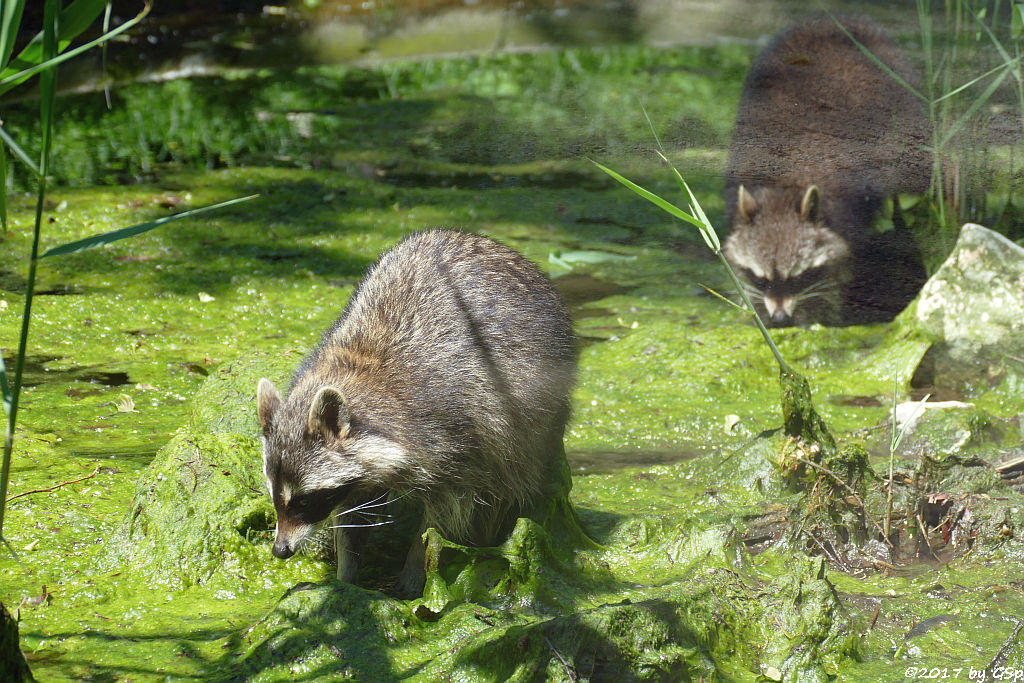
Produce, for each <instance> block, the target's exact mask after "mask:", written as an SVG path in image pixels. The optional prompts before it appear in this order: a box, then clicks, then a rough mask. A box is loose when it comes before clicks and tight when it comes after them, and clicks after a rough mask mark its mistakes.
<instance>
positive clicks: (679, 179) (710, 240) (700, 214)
mask: <svg viewBox="0 0 1024 683" xmlns="http://www.w3.org/2000/svg"><path fill="white" fill-rule="evenodd" d="M658 156H660V157H661V158H662V160H663V161H664V162H665V163H666V164H668V167H669V168H670V169H672V174H673V175H674V176H675V179H676V183H678V185H679V189H681V190H682V191H683V192H685V193H686V194H687V196H688V197H689V198H690V213H691V214H692V215H693V216H694V217H695V218H696V219H697V221H698V223H697V227H698V228H700V236H701V237H703V238H704V243H705V244H707V245H708V249H710V250H711V251H713V252H715V253H716V254H717V253H718V252H720V251H721V250H722V243H721V242H719V241H718V233H717V232H715V228H714V226H713V225H711V221H709V220H708V217H707V216H706V215H705V214H704V209H702V208H701V206H700V202H698V201H697V198H696V197H694V196H693V192H692V191H691V190H690V186H689V185H687V184H686V181H685V180H683V176H682V175H681V174H680V173H679V170H678V169H677V168H676V167H675V164H673V163H672V162H671V161H669V160H668V157H667V156H665V154H664V153H663V152H661V151H659V152H658Z"/></svg>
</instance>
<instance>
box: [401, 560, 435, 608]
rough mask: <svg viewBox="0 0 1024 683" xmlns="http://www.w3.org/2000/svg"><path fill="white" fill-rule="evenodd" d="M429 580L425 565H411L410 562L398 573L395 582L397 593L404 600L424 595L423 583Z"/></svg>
mask: <svg viewBox="0 0 1024 683" xmlns="http://www.w3.org/2000/svg"><path fill="white" fill-rule="evenodd" d="M426 582H427V574H426V572H425V571H424V570H423V566H422V565H420V566H418V567H416V566H413V567H410V566H409V565H408V564H406V566H405V567H404V568H403V569H402V573H401V574H399V575H398V581H396V582H395V595H396V596H397V597H399V598H401V599H402V600H413V599H415V598H418V597H421V596H422V595H423V585H424V584H425V583H426Z"/></svg>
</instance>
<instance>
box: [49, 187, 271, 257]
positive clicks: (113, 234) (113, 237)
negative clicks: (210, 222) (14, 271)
mask: <svg viewBox="0 0 1024 683" xmlns="http://www.w3.org/2000/svg"><path fill="white" fill-rule="evenodd" d="M256 197H259V195H258V194H254V195H249V196H248V197H238V198H236V199H229V200H228V201H226V202H220V203H219V204H210V205H209V206H201V207H199V208H198V209H190V210H189V211H182V212H181V213H176V214H174V215H173V216H164V217H163V218H158V219H156V220H155V221H149V222H148V223H140V224H138V225H133V226H130V227H127V228H120V229H118V230H111V231H110V232H104V233H101V234H99V235H93V236H92V237H86V238H85V239H81V240H76V241H75V242H68V243H67V244H62V245H60V246H58V247H54V248H53V249H48V250H46V251H45V252H44V253H43V255H42V256H40V257H39V258H41V259H44V258H48V257H50V256H61V255H63V254H73V253H75V252H77V251H85V250H86V249H92V248H93V247H99V246H102V245H104V244H110V243H111V242H116V241H118V240H123V239H124V238H126V237H132V236H134V235H141V234H142V233H144V232H149V231H150V230H153V229H154V228H159V227H160V226H161V225H164V224H165V223H170V222H172V221H177V220H181V219H182V218H189V217H191V216H196V215H198V214H201V213H207V212H209V211H214V210H216V209H222V208H224V207H227V206H231V205H232V204H239V203H241V202H246V201H249V200H250V199H255V198H256Z"/></svg>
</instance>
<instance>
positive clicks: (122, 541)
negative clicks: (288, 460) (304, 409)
mask: <svg viewBox="0 0 1024 683" xmlns="http://www.w3.org/2000/svg"><path fill="white" fill-rule="evenodd" d="M261 457H262V456H261V454H260V446H259V442H257V441H256V440H255V439H253V438H252V437H249V436H242V435H240V434H231V433H228V432H220V433H215V434H204V433H194V432H191V431H187V430H185V431H183V432H181V433H179V434H178V435H177V436H175V437H174V438H173V439H172V440H171V441H170V443H168V444H167V445H166V446H164V448H162V449H161V450H160V452H159V453H157V456H156V458H155V459H154V460H153V462H152V464H150V466H149V468H148V469H147V470H146V472H145V474H144V475H143V477H142V479H141V480H140V482H139V484H138V486H137V488H136V492H135V497H134V498H133V500H132V503H131V510H130V512H129V515H128V520H127V521H126V523H125V524H124V526H123V527H122V528H121V530H120V531H119V532H118V535H119V538H118V539H117V542H116V543H114V547H115V548H116V550H115V551H114V555H113V557H114V558H115V559H116V560H118V561H119V562H125V563H127V564H128V566H129V567H130V568H131V569H132V570H137V571H142V572H144V573H145V574H146V575H147V576H150V577H151V578H153V579H155V580H158V581H161V582H166V583H168V584H169V585H171V586H176V587H183V586H190V585H195V584H202V583H207V582H209V581H211V580H214V579H215V578H217V579H220V580H224V581H227V582H229V583H233V584H235V585H236V587H239V588H240V587H244V585H245V582H246V581H247V580H250V579H253V578H256V577H258V576H275V577H277V578H278V579H284V580H288V579H289V578H292V579H294V578H295V576H290V575H291V574H293V573H294V572H295V571H296V570H299V569H300V567H301V569H302V571H299V572H298V576H302V575H305V576H306V577H307V578H308V577H309V576H310V575H309V571H310V570H311V569H312V567H311V566H310V565H311V564H313V562H312V560H309V559H307V558H300V559H299V560H298V561H297V562H290V563H287V564H284V563H281V562H279V561H277V560H275V559H274V558H273V557H272V556H271V554H270V544H271V542H272V535H273V529H274V509H273V507H272V505H271V503H270V498H269V496H268V495H267V493H266V484H265V482H264V479H263V474H262V471H261V470H262V467H261ZM282 572H284V575H282ZM322 575H323V572H322V571H315V572H314V573H313V574H312V576H322Z"/></svg>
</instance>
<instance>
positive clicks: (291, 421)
mask: <svg viewBox="0 0 1024 683" xmlns="http://www.w3.org/2000/svg"><path fill="white" fill-rule="evenodd" d="M575 367H576V351H575V338H574V335H573V332H572V323H571V321H570V318H569V315H568V313H567V312H566V310H565V308H564V306H563V305H562V303H561V301H560V299H559V297H558V294H557V293H556V292H555V290H554V288H553V287H552V285H551V282H550V281H549V280H548V279H547V277H545V276H544V275H543V274H542V273H541V272H540V270H539V269H538V268H537V267H536V266H535V265H534V264H533V263H531V262H530V261H528V260H527V259H525V258H523V257H522V256H521V255H519V254H518V253H516V252H515V251H513V250H512V249H509V248H508V247H505V246H503V245H501V244H499V243H497V242H495V241H493V240H490V239H487V238H485V237H480V236H477V235H472V234H468V233H460V232H453V231H447V230H433V231H429V232H424V233H421V234H417V235H413V236H411V237H409V238H407V239H405V240H404V241H402V242H400V243H399V244H398V245H397V246H395V247H394V248H393V249H391V250H390V251H388V252H387V253H385V254H384V255H383V256H382V257H381V259H380V260H379V261H378V262H377V264H376V265H375V266H374V267H373V268H372V269H371V270H370V272H369V273H368V274H367V276H366V277H365V278H364V279H363V281H362V282H361V283H360V285H359V287H358V288H357V290H356V292H355V293H354V294H353V295H352V298H351V300H350V301H349V303H348V306H347V307H346V309H345V311H344V312H343V313H342V315H341V317H340V319H339V320H338V321H337V322H336V323H335V324H334V325H333V326H332V327H331V328H330V329H329V330H328V331H327V332H326V334H325V335H324V338H323V340H322V341H321V343H320V346H319V347H318V348H317V349H316V350H315V351H313V352H312V353H311V354H310V356H309V357H308V358H306V360H305V361H304V362H303V363H302V365H301V366H300V367H299V369H298V370H297V371H296V374H295V377H294V379H293V381H292V385H291V388H290V390H289V391H288V396H287V398H282V397H281V396H280V394H279V393H278V391H277V389H276V388H274V385H273V384H271V382H270V381H268V380H266V379H262V380H260V382H259V386H258V388H257V412H258V415H259V421H260V425H261V426H262V429H263V465H264V473H265V474H266V478H267V486H268V487H269V489H270V493H271V497H272V499H273V502H274V507H275V509H276V512H277V538H276V541H275V543H274V549H273V551H274V554H275V555H276V556H278V557H281V558H286V557H289V556H291V555H292V554H293V553H294V552H295V551H296V549H297V548H298V547H299V546H300V545H301V544H302V542H303V541H304V540H306V539H307V538H308V537H309V535H310V533H311V532H312V531H313V529H314V525H315V524H317V523H318V522H321V521H322V520H324V519H326V518H327V517H329V516H331V515H332V513H335V514H336V519H337V516H340V515H343V514H344V513H345V511H346V510H347V509H348V510H351V509H352V508H359V509H361V510H362V511H364V512H365V511H367V510H368V509H369V510H370V511H372V509H377V510H380V506H381V505H383V498H384V496H386V495H390V496H392V497H404V498H406V499H408V500H409V501H411V502H414V503H418V504H419V505H420V506H421V507H422V509H423V518H422V525H421V528H420V532H419V533H420V534H422V532H423V531H424V530H425V529H426V528H427V527H435V528H437V529H438V530H439V531H440V532H441V533H442V534H444V535H445V536H446V537H448V538H450V539H452V540H455V541H457V542H461V543H472V544H480V545H491V544H495V543H496V542H498V541H499V540H500V537H501V534H504V533H507V531H508V530H509V528H510V525H511V523H512V522H513V521H514V520H515V518H516V517H517V516H518V515H519V514H520V513H522V512H523V511H524V510H528V509H529V507H530V506H531V504H534V503H536V502H537V500H538V498H539V497H543V496H544V495H546V494H545V491H549V490H550V489H551V482H552V481H553V480H557V476H558V473H557V470H556V469H554V468H556V467H557V466H558V463H559V462H560V459H561V458H564V451H563V449H562V436H563V432H564V429H565V422H566V419H567V417H568V414H569V394H570V390H571V388H572V384H573V380H574V376H575ZM378 496H380V497H381V498H380V500H377V498H378ZM357 516H358V515H350V517H357ZM372 519H373V518H372V517H371V518H370V520H371V521H370V523H371V524H372ZM342 522H344V523H354V524H358V523H359V522H358V520H354V521H353V520H342ZM361 536H362V530H352V531H344V530H342V529H341V528H337V529H336V536H335V540H336V547H337V549H338V578H339V579H342V580H345V581H349V582H352V581H354V580H355V578H356V566H357V560H358V552H359V548H358V545H359V542H361ZM357 541H358V542H357ZM423 558H424V548H423V543H422V541H421V540H420V538H419V536H417V537H416V538H415V539H413V542H412V546H411V548H410V551H409V554H408V557H407V560H406V566H405V569H404V570H403V571H402V574H401V576H400V578H399V590H400V591H401V592H402V593H406V594H410V593H415V592H417V591H419V590H421V589H422V584H423V576H424V570H423Z"/></svg>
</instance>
